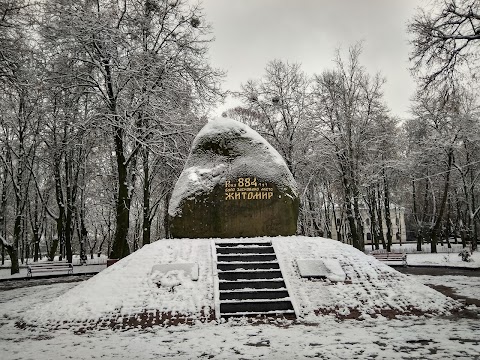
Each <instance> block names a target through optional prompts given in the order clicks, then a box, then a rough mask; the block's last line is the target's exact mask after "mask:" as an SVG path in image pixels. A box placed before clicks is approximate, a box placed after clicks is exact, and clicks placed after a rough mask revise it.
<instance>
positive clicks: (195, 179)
mask: <svg viewBox="0 0 480 360" xmlns="http://www.w3.org/2000/svg"><path fill="white" fill-rule="evenodd" d="M298 204H299V200H298V191H297V185H296V183H295V180H294V179H293V176H292V174H291V173H290V171H289V169H288V167H287V165H286V163H285V161H284V160H283V158H282V157H281V156H280V154H279V153H278V152H277V151H276V150H275V149H274V148H273V147H272V146H271V145H270V144H269V143H268V142H267V141H266V140H265V139H264V138H263V137H262V136H260V135H259V134H258V133H257V132H255V131H254V130H252V129H251V128H250V127H248V126H247V125H245V124H242V123H240V122H238V121H235V120H232V119H228V118H217V119H214V120H212V121H209V122H208V123H207V124H206V125H205V126H204V127H203V129H202V130H201V131H200V132H199V133H198V135H197V136H196V138H195V139H194V141H193V144H192V149H191V151H190V155H189V157H188V159H187V162H186V164H185V168H184V170H183V172H182V173H181V175H180V177H179V179H178V181H177V183H176V185H175V188H174V190H173V194H172V197H171V200H170V204H169V215H170V224H171V225H170V231H171V234H172V236H173V237H176V238H185V237H189V238H211V237H220V238H231V237H253V236H277V235H293V234H295V232H296V228H297V217H298Z"/></svg>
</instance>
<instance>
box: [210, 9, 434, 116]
mask: <svg viewBox="0 0 480 360" xmlns="http://www.w3.org/2000/svg"><path fill="white" fill-rule="evenodd" d="M202 3H203V8H204V12H205V15H206V17H207V21H209V22H210V23H211V24H212V25H213V33H214V36H215V38H216V40H215V42H214V43H213V44H211V49H210V59H211V63H212V65H213V66H215V67H219V68H222V69H224V70H226V71H227V72H228V74H227V77H226V80H225V84H224V88H225V89H226V90H232V91H236V90H239V89H240V84H241V83H245V82H246V81H247V80H249V79H259V78H261V77H262V76H263V75H264V69H265V66H266V64H267V63H268V62H269V61H271V60H274V59H280V60H284V61H289V62H295V63H300V64H301V65H302V70H303V71H304V72H305V73H307V74H308V75H313V74H319V73H321V72H322V71H323V70H326V69H331V68H333V66H334V64H333V61H332V60H333V58H334V55H335V49H337V48H340V49H343V50H346V49H348V47H349V46H350V45H353V44H355V43H356V42H357V41H363V42H364V43H363V48H364V50H363V54H362V57H361V63H362V65H364V66H365V67H366V69H367V71H368V72H369V73H370V74H372V75H373V74H374V73H376V72H381V73H382V75H383V76H384V77H386V79H387V83H386V84H385V87H384V93H385V102H386V104H387V106H388V107H389V108H390V109H391V114H392V115H396V116H399V117H401V118H406V117H408V111H409V106H410V98H411V97H412V95H413V92H414V89H415V83H414V81H413V79H412V77H411V75H410V73H409V70H408V68H409V62H408V56H409V51H410V47H409V45H408V35H407V32H406V24H407V22H408V20H409V19H411V17H412V16H413V14H414V13H415V10H416V8H417V7H419V6H421V7H424V6H425V7H426V6H427V4H428V3H429V1H427V0H336V1H335V0H203V1H202ZM232 105H234V103H233V102H232V100H229V101H227V104H226V106H223V107H221V108H220V109H219V110H217V112H220V111H221V110H222V109H224V108H225V107H230V106H232Z"/></svg>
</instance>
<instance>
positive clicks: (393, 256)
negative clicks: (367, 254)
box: [371, 253, 407, 266]
mask: <svg viewBox="0 0 480 360" xmlns="http://www.w3.org/2000/svg"><path fill="white" fill-rule="evenodd" d="M371 255H372V256H373V257H374V258H375V259H377V260H380V261H401V262H402V264H403V266H407V254H402V253H378V254H375V253H373V254H371Z"/></svg>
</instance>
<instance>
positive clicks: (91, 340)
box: [0, 276, 480, 360]
mask: <svg viewBox="0 0 480 360" xmlns="http://www.w3.org/2000/svg"><path fill="white" fill-rule="evenodd" d="M441 278H442V277H432V276H423V277H421V279H422V281H423V282H425V283H429V282H432V281H434V282H436V283H439V282H440V283H441V282H442V281H441ZM466 282H468V283H466ZM77 285H78V284H72V283H69V284H64V283H59V284H53V285H45V286H37V287H28V288H20V289H13V290H8V291H2V292H0V316H1V320H0V358H1V359H2V360H14V359H18V360H26V359H36V360H37V359H38V360H42V359H45V360H56V359H100V358H106V359H159V358H167V359H168V358H170V359H195V358H200V359H212V358H213V359H308V358H322V359H454V358H455V359H480V321H479V320H478V318H476V319H469V318H458V317H419V318H405V319H400V320H387V319H385V318H381V317H380V318H377V319H369V320H364V321H358V320H336V319H335V318H334V317H332V316H324V317H322V318H320V319H319V320H320V321H319V322H317V323H316V324H311V325H298V324H291V323H284V324H280V325H246V324H241V323H240V324H238V323H233V322H232V323H222V324H216V323H208V324H200V323H199V324H196V325H193V326H186V325H181V326H172V327H153V328H150V329H145V330H141V329H136V330H129V331H113V330H103V331H98V330H96V331H87V332H86V333H84V334H79V335H76V334H74V333H73V332H72V331H70V330H68V329H64V330H56V331H46V330H40V329H36V328H33V329H31V328H27V329H19V328H17V327H16V326H15V321H16V319H18V317H20V315H21V314H22V313H23V312H24V311H26V310H27V309H29V308H30V307H32V306H35V305H37V304H41V303H46V302H49V301H51V300H52V299H55V298H57V297H58V296H59V295H60V294H63V293H65V292H66V291H67V290H69V289H71V288H72V287H75V286H77ZM444 285H447V286H452V287H454V288H456V287H458V288H459V289H460V291H463V290H461V289H467V288H473V289H471V290H472V291H473V293H471V292H469V293H468V295H469V296H477V298H480V290H479V289H480V277H469V278H467V277H464V276H459V277H450V278H448V279H446V281H445V282H444ZM475 289H476V290H475Z"/></svg>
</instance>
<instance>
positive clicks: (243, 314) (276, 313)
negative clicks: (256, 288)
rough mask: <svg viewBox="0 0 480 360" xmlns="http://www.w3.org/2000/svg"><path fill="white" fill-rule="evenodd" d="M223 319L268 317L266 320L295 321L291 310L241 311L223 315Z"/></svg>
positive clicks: (293, 312)
mask: <svg viewBox="0 0 480 360" xmlns="http://www.w3.org/2000/svg"><path fill="white" fill-rule="evenodd" d="M222 317H223V318H230V317H260V318H261V317H268V318H278V317H281V318H287V319H292V320H293V319H295V317H296V316H295V311H293V310H281V311H278V310H277V311H243V312H233V313H223V314H222Z"/></svg>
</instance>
